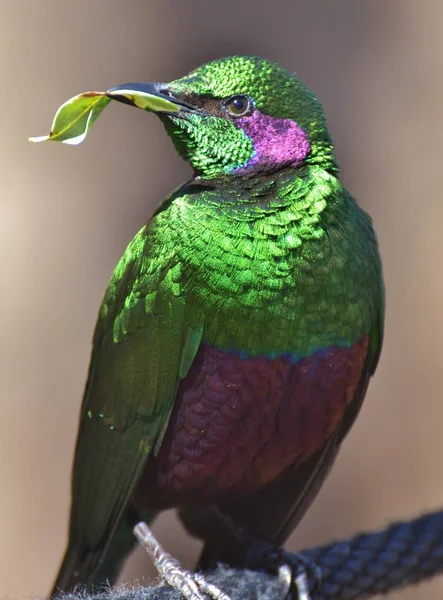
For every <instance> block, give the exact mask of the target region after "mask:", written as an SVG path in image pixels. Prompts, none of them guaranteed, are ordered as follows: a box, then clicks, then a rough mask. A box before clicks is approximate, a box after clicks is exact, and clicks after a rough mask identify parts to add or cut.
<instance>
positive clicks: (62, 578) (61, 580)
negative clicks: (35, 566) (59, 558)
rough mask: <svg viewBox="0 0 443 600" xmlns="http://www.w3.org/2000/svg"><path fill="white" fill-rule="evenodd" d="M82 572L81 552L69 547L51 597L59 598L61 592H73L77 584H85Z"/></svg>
mask: <svg viewBox="0 0 443 600" xmlns="http://www.w3.org/2000/svg"><path fill="white" fill-rule="evenodd" d="M82 571H83V569H81V561H80V552H79V551H78V549H77V548H71V547H68V548H67V550H66V552H65V555H64V557H63V562H62V564H61V567H60V570H59V572H58V575H57V579H56V580H55V583H54V587H53V588H52V592H51V597H52V596H58V595H59V594H60V593H61V592H67V591H72V590H73V589H74V588H75V586H76V585H77V584H79V583H83V582H84V578H83V576H82V575H83V573H82Z"/></svg>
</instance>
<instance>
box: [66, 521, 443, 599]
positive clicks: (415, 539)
mask: <svg viewBox="0 0 443 600" xmlns="http://www.w3.org/2000/svg"><path fill="white" fill-rule="evenodd" d="M300 554H302V555H303V556H305V557H306V558H308V559H310V560H312V561H314V562H315V563H316V564H317V565H318V566H319V567H320V569H321V571H322V574H323V581H322V585H321V588H320V590H318V591H317V592H316V593H315V595H314V596H313V600H356V599H359V598H370V597H371V596H375V595H376V594H384V593H387V592H390V591H392V590H394V589H399V588H402V587H406V586H408V585H410V584H414V583H419V582H420V581H423V580H425V579H428V578H430V577H433V576H435V575H437V574H439V573H441V572H443V510H442V511H439V512H435V513H430V514H427V515H424V516H421V517H419V518H417V519H414V520H412V521H407V522H400V523H394V524H392V525H390V526H389V527H387V528H386V529H383V530H379V531H375V532H371V533H362V534H358V535H356V536H354V537H352V538H348V539H345V540H341V541H338V542H334V543H332V544H328V545H326V546H321V547H317V548H312V549H308V550H304V551H302V552H301V553H300ZM205 577H206V579H207V580H208V581H209V582H210V583H212V584H214V585H216V586H217V587H219V588H220V589H221V590H223V592H225V593H227V594H228V595H229V596H230V597H231V599H232V600H257V598H260V600H276V599H277V598H280V596H281V587H280V585H279V583H278V581H277V578H276V577H274V576H272V575H269V574H268V573H263V572H253V571H248V570H241V569H229V568H225V567H223V566H219V567H218V568H217V569H216V570H214V571H211V572H207V573H206V574H205ZM309 585H310V589H311V590H312V589H313V586H314V582H313V581H309ZM59 598H63V600H80V599H81V600H91V599H92V598H94V600H178V599H179V598H180V593H179V592H177V591H176V590H174V589H173V588H171V587H169V586H166V585H156V586H151V587H133V588H132V587H131V588H129V587H120V588H117V589H115V590H110V589H109V588H108V589H105V590H103V591H101V592H99V593H95V594H94V595H89V594H86V593H85V592H82V591H81V590H80V591H76V592H73V593H68V594H61V595H60V596H59Z"/></svg>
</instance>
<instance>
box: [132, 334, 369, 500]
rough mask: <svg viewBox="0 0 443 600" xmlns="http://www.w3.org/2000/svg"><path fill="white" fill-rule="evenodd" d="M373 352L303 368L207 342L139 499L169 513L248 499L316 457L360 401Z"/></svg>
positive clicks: (357, 349)
mask: <svg viewBox="0 0 443 600" xmlns="http://www.w3.org/2000/svg"><path fill="white" fill-rule="evenodd" d="M367 347H368V338H367V336H364V337H362V338H361V339H360V340H359V341H358V342H357V343H355V344H354V345H353V346H352V347H350V348H342V347H338V346H333V347H330V348H328V349H324V350H321V351H318V352H316V353H315V354H313V355H312V356H310V357H307V358H303V359H300V360H299V361H298V362H296V363H293V362H292V361H291V359H290V358H289V357H285V356H283V357H279V358H275V359H267V358H263V357H257V358H249V359H242V358H240V357H239V356H237V355H234V354H228V353H224V352H221V351H220V350H217V349H215V348H213V347H211V346H207V345H202V347H201V348H200V350H199V352H198V354H197V357H196V360H195V361H194V363H193V365H192V367H191V369H190V372H189V373H188V375H187V377H186V378H185V379H184V380H183V381H182V382H181V384H180V387H179V390H178V394H177V398H176V401H175V405H174V409H173V412H172V415H171V419H170V422H169V425H168V429H167V432H166V435H165V438H164V440H163V443H162V446H161V448H160V451H159V453H158V455H157V457H156V458H151V459H150V461H149V462H148V465H147V468H146V470H145V473H144V475H143V477H142V482H141V486H140V489H139V492H138V498H137V500H136V502H137V503H139V501H140V503H141V504H148V505H154V506H159V507H166V506H172V505H177V504H184V503H186V502H188V501H192V502H208V501H211V500H215V499H221V498H223V497H226V496H228V495H230V494H231V493H236V494H238V493H240V494H243V493H248V492H251V491H253V490H256V489H258V488H260V487H262V486H263V485H264V484H266V483H267V482H269V481H271V480H273V479H275V478H276V477H278V475H279V474H280V473H281V472H282V471H283V470H284V469H285V468H286V467H288V466H290V465H296V464H298V463H301V462H303V461H304V460H306V459H307V458H308V457H309V456H310V455H311V454H312V453H314V452H315V451H316V450H317V449H319V448H320V447H321V446H322V444H323V443H324V442H325V441H326V439H327V438H328V437H329V436H330V435H331V434H332V432H333V431H334V429H335V427H336V426H337V424H338V422H339V420H340V419H341V417H342V416H343V412H344V410H345V408H346V407H347V406H348V404H349V403H350V402H351V401H352V399H353V397H354V393H355V389H356V387H357V385H358V382H359V379H360V376H361V373H362V369H363V365H364V362H365V358H366V354H367Z"/></svg>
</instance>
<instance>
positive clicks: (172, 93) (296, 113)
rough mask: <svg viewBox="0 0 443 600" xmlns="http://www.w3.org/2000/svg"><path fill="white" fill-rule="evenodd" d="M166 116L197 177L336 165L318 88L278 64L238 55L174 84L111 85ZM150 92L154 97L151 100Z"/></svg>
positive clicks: (123, 96) (118, 96)
mask: <svg viewBox="0 0 443 600" xmlns="http://www.w3.org/2000/svg"><path fill="white" fill-rule="evenodd" d="M109 91H110V92H111V94H112V96H113V97H114V98H115V99H117V100H121V101H122V102H126V103H129V104H134V101H133V97H132V96H131V91H142V92H143V93H144V98H146V99H147V100H146V101H145V103H144V104H143V108H144V109H146V110H150V111H154V112H156V113H157V114H158V115H159V116H160V118H161V119H162V121H163V123H164V125H165V127H166V130H167V132H168V134H169V135H170V137H171V138H172V140H173V142H174V144H175V146H176V148H177V150H178V152H179V153H180V155H181V156H182V157H183V158H184V159H185V160H187V161H188V162H189V163H190V164H191V165H192V167H193V168H194V170H195V172H196V174H197V175H198V176H201V177H204V178H212V177H215V176H217V175H220V174H227V173H228V174H233V175H235V174H238V175H249V174H254V173H264V172H268V173H269V172H272V171H278V170H280V169H282V168H286V167H289V168H291V167H292V168H294V169H296V168H297V167H300V166H301V165H303V164H306V163H310V164H320V165H322V166H323V167H324V168H325V169H327V170H331V171H335V170H336V164H335V161H334V153H333V145H332V140H331V138H330V136H329V132H328V129H327V125H326V119H325V116H324V113H323V109H322V106H321V104H320V102H319V101H318V100H317V98H316V97H315V95H314V94H313V93H312V91H311V90H310V89H309V88H308V87H306V86H305V85H304V84H303V83H302V82H301V81H300V80H299V79H298V78H297V77H296V76H295V75H293V74H292V73H289V72H288V71H286V70H285V69H283V68H282V67H280V66H279V65H278V64H276V63H273V62H270V61H268V60H264V59H261V58H258V57H254V56H246V57H243V56H233V57H230V58H223V59H219V60H215V61H213V62H210V63H208V64H205V65H203V66H201V67H199V68H198V69H196V70H195V71H192V72H191V73H190V74H189V75H187V76H186V77H183V78H181V79H178V80H176V81H173V82H171V83H128V84H124V85H121V86H118V87H117V88H113V89H112V90H109ZM151 98H152V100H151Z"/></svg>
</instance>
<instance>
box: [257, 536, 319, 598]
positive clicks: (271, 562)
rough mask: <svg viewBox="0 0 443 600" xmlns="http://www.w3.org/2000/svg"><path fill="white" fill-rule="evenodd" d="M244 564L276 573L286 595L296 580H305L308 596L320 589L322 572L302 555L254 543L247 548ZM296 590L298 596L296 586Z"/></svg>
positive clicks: (270, 545) (264, 543) (268, 544)
mask: <svg viewBox="0 0 443 600" xmlns="http://www.w3.org/2000/svg"><path fill="white" fill-rule="evenodd" d="M246 564H247V566H248V567H251V568H262V569H263V568H264V569H266V570H267V571H274V572H277V573H278V574H279V579H281V581H282V584H283V587H284V588H286V593H287V592H289V588H290V587H292V586H294V585H295V584H296V581H297V578H303V577H305V578H306V579H307V586H308V591H309V595H310V596H313V595H314V594H315V593H316V592H318V591H319V590H320V587H321V583H322V572H321V569H320V567H318V565H317V564H316V563H314V562H313V561H311V560H309V559H308V558H306V557H305V556H303V555H302V554H291V553H290V552H287V550H284V549H283V548H278V547H276V546H274V545H272V544H270V543H268V542H264V541H261V540H260V541H258V540H256V541H254V542H253V543H252V544H251V545H250V546H249V548H248V553H247V555H246ZM285 567H286V568H285ZM288 570H289V573H288ZM300 581H301V579H300ZM296 588H297V590H298V592H299V595H300V586H299V585H296ZM285 595H286V594H285ZM305 597H306V595H305Z"/></svg>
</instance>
